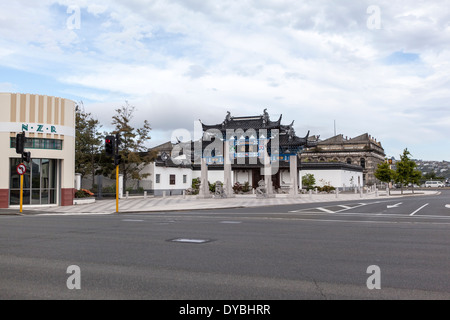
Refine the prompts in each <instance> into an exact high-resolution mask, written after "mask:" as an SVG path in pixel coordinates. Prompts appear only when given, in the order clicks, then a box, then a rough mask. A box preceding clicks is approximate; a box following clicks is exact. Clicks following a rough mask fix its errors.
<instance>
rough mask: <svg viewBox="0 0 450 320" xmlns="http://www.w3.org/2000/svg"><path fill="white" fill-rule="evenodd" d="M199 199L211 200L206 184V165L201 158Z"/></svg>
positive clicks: (204, 160)
mask: <svg viewBox="0 0 450 320" xmlns="http://www.w3.org/2000/svg"><path fill="white" fill-rule="evenodd" d="M199 198H203V199H204V198H211V194H210V193H209V184H208V166H207V165H206V159H204V158H202V160H201V176H200V190H199Z"/></svg>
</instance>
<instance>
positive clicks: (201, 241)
mask: <svg viewBox="0 0 450 320" xmlns="http://www.w3.org/2000/svg"><path fill="white" fill-rule="evenodd" d="M171 241H173V242H186V243H205V242H208V240H203V239H183V238H180V239H174V240H171Z"/></svg>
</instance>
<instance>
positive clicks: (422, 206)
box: [410, 203, 429, 216]
mask: <svg viewBox="0 0 450 320" xmlns="http://www.w3.org/2000/svg"><path fill="white" fill-rule="evenodd" d="M427 205H429V203H427V204H425V205H423V206H421V207H420V208H419V209H417V210H416V211H414V212H413V213H411V214H410V216H413V215H415V214H416V213H417V212H419V211H420V210H422V209H423V208H425V207H426V206H427Z"/></svg>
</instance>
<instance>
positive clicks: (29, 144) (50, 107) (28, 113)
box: [0, 93, 76, 208]
mask: <svg viewBox="0 0 450 320" xmlns="http://www.w3.org/2000/svg"><path fill="white" fill-rule="evenodd" d="M75 108H76V103H75V102H74V101H71V100H67V99H64V98H59V97H51V96H44V95H35V94H20V93H0V110H1V112H0V149H1V150H2V154H1V155H0V167H1V168H3V169H2V170H0V208H9V207H14V206H17V205H19V197H20V176H19V174H18V173H17V172H16V167H17V165H18V164H20V163H21V155H19V154H17V153H16V149H15V147H16V146H15V143H16V141H15V139H16V135H17V134H19V133H22V132H24V133H25V136H26V142H25V150H26V151H29V152H31V161H30V163H26V162H25V163H24V164H25V165H26V169H27V170H26V173H25V174H24V186H23V204H24V206H29V205H33V206H41V205H46V206H48V205H60V206H68V205H72V204H73V198H74V180H75V172H74V171H75Z"/></svg>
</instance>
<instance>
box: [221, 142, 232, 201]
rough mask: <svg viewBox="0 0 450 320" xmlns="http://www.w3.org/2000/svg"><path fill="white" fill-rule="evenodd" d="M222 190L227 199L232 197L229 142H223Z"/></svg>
mask: <svg viewBox="0 0 450 320" xmlns="http://www.w3.org/2000/svg"><path fill="white" fill-rule="evenodd" d="M223 173H224V178H223V189H224V191H225V195H226V196H227V198H231V197H234V194H233V180H232V179H231V159H230V141H228V140H225V141H224V148H223Z"/></svg>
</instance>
